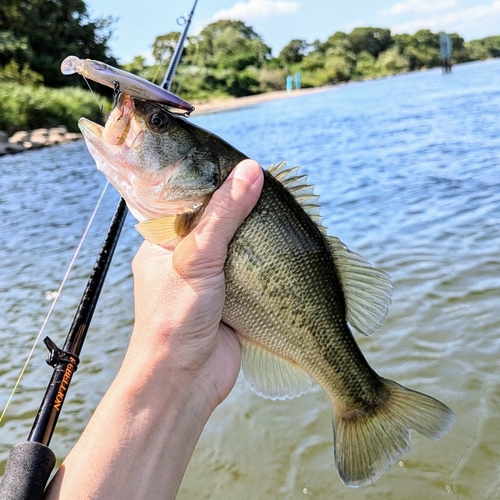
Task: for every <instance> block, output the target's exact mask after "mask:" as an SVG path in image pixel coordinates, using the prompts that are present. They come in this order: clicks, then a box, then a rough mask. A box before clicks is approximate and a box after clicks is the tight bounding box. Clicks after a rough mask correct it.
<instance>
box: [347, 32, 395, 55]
mask: <svg viewBox="0 0 500 500" xmlns="http://www.w3.org/2000/svg"><path fill="white" fill-rule="evenodd" d="M347 37H348V39H349V41H350V42H351V46H352V50H353V52H354V53H355V54H360V53H361V52H363V51H366V52H368V53H369V54H371V55H372V56H373V57H378V55H379V54H380V53H381V52H383V51H384V50H387V49H388V48H389V47H390V46H391V45H392V43H393V41H392V37H391V30H388V29H385V28H354V29H353V30H352V31H351V32H350V33H349V35H347Z"/></svg>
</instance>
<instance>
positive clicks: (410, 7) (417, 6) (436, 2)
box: [379, 0, 457, 17]
mask: <svg viewBox="0 0 500 500" xmlns="http://www.w3.org/2000/svg"><path fill="white" fill-rule="evenodd" d="M456 4H457V0H406V2H400V3H395V4H394V5H393V6H392V7H390V8H389V9H386V10H382V11H380V12H379V15H381V16H384V17H385V16H399V15H401V14H406V13H407V12H425V13H430V12H438V11H442V10H447V9H450V8H451V7H454V6H455V5H456Z"/></svg>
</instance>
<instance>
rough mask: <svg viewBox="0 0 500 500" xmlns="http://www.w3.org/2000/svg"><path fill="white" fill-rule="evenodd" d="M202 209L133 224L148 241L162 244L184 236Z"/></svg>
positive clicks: (198, 217) (193, 224)
mask: <svg viewBox="0 0 500 500" xmlns="http://www.w3.org/2000/svg"><path fill="white" fill-rule="evenodd" d="M202 213H203V210H202V209H201V208H198V209H196V210H193V211H191V212H185V213H183V214H175V215H167V216H166V217H158V218H157V219H149V220H145V221H143V222H139V223H138V224H136V225H135V228H136V229H137V231H138V232H139V233H140V234H141V235H142V236H143V237H144V239H146V240H148V241H149V242H150V243H154V244H156V245H162V244H164V243H167V242H168V241H171V240H173V239H174V238H178V237H181V238H182V237H184V236H186V235H187V234H189V232H190V231H191V229H192V228H193V227H194V226H195V225H196V224H197V223H198V221H199V219H200V217H201V215H202Z"/></svg>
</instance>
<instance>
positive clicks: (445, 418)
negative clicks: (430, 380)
mask: <svg viewBox="0 0 500 500" xmlns="http://www.w3.org/2000/svg"><path fill="white" fill-rule="evenodd" d="M382 382H383V383H384V392H386V397H384V398H383V402H381V403H380V404H379V406H378V407H376V408H373V409H372V410H371V411H369V412H367V413H364V414H362V413H356V414H350V415H348V416H344V417H342V416H336V417H335V420H334V435H335V436H334V439H335V463H336V466H337V470H338V473H339V476H340V478H341V479H342V481H343V482H344V484H346V485H347V486H351V487H354V488H357V487H361V486H366V485H368V484H371V483H373V482H375V481H376V480H377V479H378V478H379V477H380V476H382V474H384V473H385V472H387V471H388V470H389V468H390V467H391V466H392V465H393V464H394V462H395V461H396V460H397V459H398V458H399V457H400V456H401V455H402V454H403V453H404V452H406V451H408V450H409V446H410V441H411V435H410V429H413V430H415V431H417V432H419V433H420V434H423V435H424V436H427V437H428V438H430V439H433V440H436V439H439V438H440V437H441V436H443V435H444V434H445V433H446V432H447V431H448V430H449V428H450V427H451V425H452V424H453V421H454V420H455V415H454V413H453V412H452V411H451V410H450V409H449V408H448V407H447V406H446V405H444V404H443V403H441V402H439V401H438V400H436V399H434V398H431V397H430V396H426V395H425V394H422V393H419V392H416V391H412V390H410V389H406V388H405V387H403V386H401V385H399V384H397V383H396V382H393V381H392V380H384V379H382Z"/></svg>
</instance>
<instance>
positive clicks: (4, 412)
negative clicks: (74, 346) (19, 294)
mask: <svg viewBox="0 0 500 500" xmlns="http://www.w3.org/2000/svg"><path fill="white" fill-rule="evenodd" d="M108 186H109V182H106V184H105V185H104V188H103V190H102V193H101V195H100V196H99V199H98V200H97V203H96V206H95V208H94V211H93V212H92V215H91V216H90V219H89V222H88V224H87V227H86V228H85V231H84V232H83V235H82V237H81V239H80V242H79V243H78V246H77V247H76V250H75V253H74V255H73V258H72V259H71V262H70V263H69V266H68V269H67V270H66V273H65V275H64V277H63V279H62V281H61V284H60V285H59V289H58V290H57V292H56V293H55V295H54V300H53V301H52V304H51V306H50V308H49V312H48V313H47V316H46V317H45V320H44V322H43V324H42V327H41V328H40V331H39V332H38V335H37V337H36V339H35V342H34V343H33V346H32V348H31V351H30V352H29V354H28V357H27V359H26V362H25V363H24V366H23V367H22V369H21V373H20V374H19V377H18V378H17V380H16V383H15V384H14V388H13V389H12V392H11V394H10V396H9V399H8V400H7V403H6V405H5V408H4V410H3V412H2V414H1V415H0V423H1V422H2V420H3V418H4V416H5V414H6V413H7V409H8V407H9V405H10V402H11V401H12V398H13V397H14V394H15V393H16V391H17V388H18V387H19V384H20V382H21V379H22V378H23V376H24V373H25V372H26V369H27V367H28V364H29V362H30V361H31V358H32V356H33V353H34V351H35V348H36V346H37V344H38V342H39V341H40V337H41V336H42V333H43V331H44V330H45V327H46V326H47V323H48V322H49V319H50V316H51V315H52V311H53V310H54V307H55V305H56V303H57V300H58V298H59V297H60V295H61V292H62V289H63V287H64V285H65V284H66V281H67V279H68V276H69V273H70V272H71V269H72V268H73V265H74V264H75V261H76V258H77V257H78V254H79V253H80V250H81V248H82V246H83V242H84V241H85V238H86V237H87V234H88V232H89V230H90V227H91V226H92V223H93V222H94V219H95V216H96V214H97V210H98V209H99V206H100V205H101V202H102V200H103V198H104V195H105V193H106V190H107V189H108Z"/></svg>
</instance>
